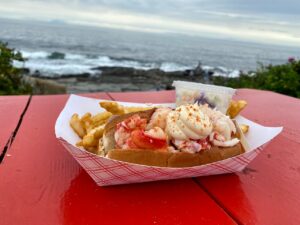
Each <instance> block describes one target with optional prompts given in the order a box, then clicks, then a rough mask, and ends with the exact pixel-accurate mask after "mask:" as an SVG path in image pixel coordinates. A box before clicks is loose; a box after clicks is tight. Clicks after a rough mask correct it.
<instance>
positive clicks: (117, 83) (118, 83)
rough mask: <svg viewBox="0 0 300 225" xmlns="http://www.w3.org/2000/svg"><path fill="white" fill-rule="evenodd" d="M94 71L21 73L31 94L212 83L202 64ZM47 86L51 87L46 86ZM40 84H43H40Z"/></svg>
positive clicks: (139, 88)
mask: <svg viewBox="0 0 300 225" xmlns="http://www.w3.org/2000/svg"><path fill="white" fill-rule="evenodd" d="M92 70H93V71H95V73H93V74H90V73H83V74H67V75H60V76H55V77H53V76H52V77H50V76H48V77H47V76H44V75H42V74H40V73H39V71H35V72H34V73H30V71H29V70H28V69H24V74H25V75H27V77H28V80H29V81H30V83H31V84H33V86H34V94H44V93H46V94H58V93H82V92H102V91H111V92H125V91H147V90H169V89H172V88H173V87H172V82H173V81H174V80H185V81H195V82H202V83H211V78H212V76H213V75H214V73H213V72H212V71H205V70H203V69H202V68H201V66H198V67H196V68H195V69H192V70H185V71H174V72H165V71H162V70H160V69H150V70H142V69H135V68H127V67H103V66H102V67H96V68H93V69H92ZM47 85H49V87H50V88H47ZM41 86H42V87H41Z"/></svg>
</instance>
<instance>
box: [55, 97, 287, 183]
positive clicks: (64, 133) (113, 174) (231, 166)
mask: <svg viewBox="0 0 300 225" xmlns="http://www.w3.org/2000/svg"><path fill="white" fill-rule="evenodd" d="M99 101H100V100H95V99H90V98H84V97H79V96H75V95H71V97H70V98H69V100H68V102H67V104H66V106H65V108H64V109H63V111H62V112H61V114H60V116H59V117H58V119H57V121H56V124H55V133H56V137H57V138H58V140H59V141H60V142H61V143H62V145H63V146H64V147H65V148H66V149H67V150H68V152H69V153H70V154H71V155H72V156H73V157H74V158H75V160H76V161H77V162H78V163H79V164H80V165H81V166H82V168H83V169H84V170H85V171H86V172H87V173H88V174H89V175H90V176H91V177H92V178H93V180H94V181H95V182H96V183H97V184H98V185H100V186H108V185H117V184H128V183H141V182H149V181H156V180H170V179H177V178H185V177H199V176H208V175H215V174H223V173H233V172H238V171H241V170H243V169H244V168H245V167H246V166H247V165H248V164H249V163H250V162H251V161H252V160H253V159H254V158H255V157H256V156H257V155H258V154H259V153H260V152H261V151H262V150H263V148H264V147H265V146H266V144H267V143H268V142H269V141H270V140H271V139H273V138H274V137H275V136H277V135H278V134H279V133H280V132H281V130H282V127H277V128H271V127H263V126H261V125H259V124H256V123H254V122H252V121H250V120H247V119H245V118H243V117H240V116H239V117H237V118H236V120H237V122H243V123H246V124H248V125H250V130H249V133H248V134H247V135H245V138H246V141H247V142H248V145H249V147H250V148H249V149H248V150H247V151H246V152H245V153H244V154H241V155H238V156H236V157H233V158H229V159H225V160H222V161H218V162H214V163H210V164H206V165H201V166H195V167H187V168H166V167H153V166H144V165H137V164H131V163H126V162H121V161H116V160H112V159H108V158H105V157H100V156H98V155H95V154H92V153H89V152H87V151H85V150H83V149H80V148H78V147H76V146H75V143H76V142H77V140H78V139H79V138H78V137H77V135H76V134H75V133H74V132H73V130H72V129H71V128H70V126H69V119H70V118H71V116H72V114H73V113H75V112H77V113H79V114H84V113H85V112H91V113H96V112H99V111H100V110H99V109H100V108H99V106H98V102H99ZM122 104H123V105H141V104H136V103H122ZM168 105H170V104H168ZM83 106H84V107H83Z"/></svg>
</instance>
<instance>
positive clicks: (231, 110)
mask: <svg viewBox="0 0 300 225" xmlns="http://www.w3.org/2000/svg"><path fill="white" fill-rule="evenodd" d="M246 105H247V102H246V101H245V100H238V101H234V100H231V102H230V105H229V107H228V110H227V115H229V117H230V118H231V119H233V118H234V117H236V116H237V115H238V114H239V113H240V112H241V111H242V110H243V109H244V108H245V107H246Z"/></svg>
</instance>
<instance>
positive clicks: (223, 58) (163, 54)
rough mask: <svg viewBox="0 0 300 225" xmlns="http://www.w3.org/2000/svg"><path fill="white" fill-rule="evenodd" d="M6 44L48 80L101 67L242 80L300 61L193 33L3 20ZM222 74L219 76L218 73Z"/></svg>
mask: <svg viewBox="0 0 300 225" xmlns="http://www.w3.org/2000/svg"><path fill="white" fill-rule="evenodd" d="M0 41H2V42H7V43H8V44H9V46H10V47H13V48H15V49H16V50H18V51H20V52H21V53H22V54H23V56H24V57H25V58H27V61H26V62H25V64H24V65H23V64H22V65H19V64H17V66H25V67H26V68H29V69H30V71H31V73H34V71H36V70H38V71H39V72H40V74H42V75H45V76H61V75H65V74H82V73H90V74H93V73H95V70H93V69H92V68H95V67H98V66H121V67H134V68H137V69H145V70H147V69H152V68H160V69H162V70H164V71H177V70H186V69H191V68H194V67H196V66H197V65H198V63H199V62H201V65H202V66H203V68H204V69H206V70H210V69H214V70H215V71H217V72H218V73H219V74H220V75H223V76H232V77H233V76H238V74H239V71H241V70H242V71H251V70H255V69H256V68H257V67H258V63H263V64H264V65H267V64H281V63H285V62H286V61H287V59H288V58H289V57H295V58H300V46H297V47H290V46H289V47H287V46H278V45H271V44H270V45H267V44H257V43H248V42H242V41H235V40H225V39H222V38H221V37H220V38H219V39H211V38H204V37H196V36H193V35H192V34H188V35H182V34H174V33H145V32H137V31H127V30H117V29H109V28H99V27H89V26H80V25H70V24H64V23H59V22H55V21H54V22H36V21H21V20H6V19H0ZM216 74H217V73H216Z"/></svg>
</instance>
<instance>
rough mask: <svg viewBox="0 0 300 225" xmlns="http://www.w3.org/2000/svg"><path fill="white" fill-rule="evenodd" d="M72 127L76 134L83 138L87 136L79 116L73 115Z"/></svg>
mask: <svg viewBox="0 0 300 225" xmlns="http://www.w3.org/2000/svg"><path fill="white" fill-rule="evenodd" d="M70 126H71V127H72V128H73V130H74V131H75V132H76V134H77V135H78V136H79V137H81V138H83V136H84V135H85V134H86V131H85V129H84V125H83V123H82V122H81V120H80V119H79V116H78V114H77V113H75V114H73V116H72V117H71V120H70Z"/></svg>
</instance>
